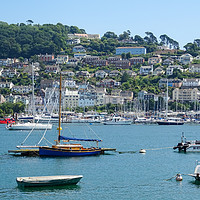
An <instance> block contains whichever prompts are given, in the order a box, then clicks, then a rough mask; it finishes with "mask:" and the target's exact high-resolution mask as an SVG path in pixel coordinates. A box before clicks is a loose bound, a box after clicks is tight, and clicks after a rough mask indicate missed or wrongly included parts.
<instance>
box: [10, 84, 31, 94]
mask: <svg viewBox="0 0 200 200" xmlns="http://www.w3.org/2000/svg"><path fill="white" fill-rule="evenodd" d="M11 91H12V92H15V93H19V94H28V93H29V92H32V86H30V85H29V86H24V85H16V86H13V87H12V89H11Z"/></svg>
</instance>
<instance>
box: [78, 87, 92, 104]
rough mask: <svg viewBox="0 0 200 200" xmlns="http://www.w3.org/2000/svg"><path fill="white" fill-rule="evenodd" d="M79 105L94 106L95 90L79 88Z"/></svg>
mask: <svg viewBox="0 0 200 200" xmlns="http://www.w3.org/2000/svg"><path fill="white" fill-rule="evenodd" d="M78 93H79V101H78V106H79V107H85V106H94V105H95V100H96V92H95V91H94V90H85V89H82V90H79V92H78Z"/></svg>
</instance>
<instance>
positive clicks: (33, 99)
mask: <svg viewBox="0 0 200 200" xmlns="http://www.w3.org/2000/svg"><path fill="white" fill-rule="evenodd" d="M31 69H32V109H33V122H35V95H34V71H33V63H32V65H31Z"/></svg>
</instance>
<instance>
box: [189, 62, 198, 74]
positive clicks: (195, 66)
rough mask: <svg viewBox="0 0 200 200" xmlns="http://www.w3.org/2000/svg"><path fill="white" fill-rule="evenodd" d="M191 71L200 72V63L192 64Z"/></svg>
mask: <svg viewBox="0 0 200 200" xmlns="http://www.w3.org/2000/svg"><path fill="white" fill-rule="evenodd" d="M189 72H190V73H199V72H200V64H190V66H189Z"/></svg>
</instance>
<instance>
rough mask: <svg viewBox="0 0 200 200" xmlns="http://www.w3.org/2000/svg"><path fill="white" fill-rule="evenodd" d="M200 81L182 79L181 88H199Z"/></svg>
mask: <svg viewBox="0 0 200 200" xmlns="http://www.w3.org/2000/svg"><path fill="white" fill-rule="evenodd" d="M199 86H200V79H198V78H196V79H183V84H182V87H190V88H191V87H199Z"/></svg>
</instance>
